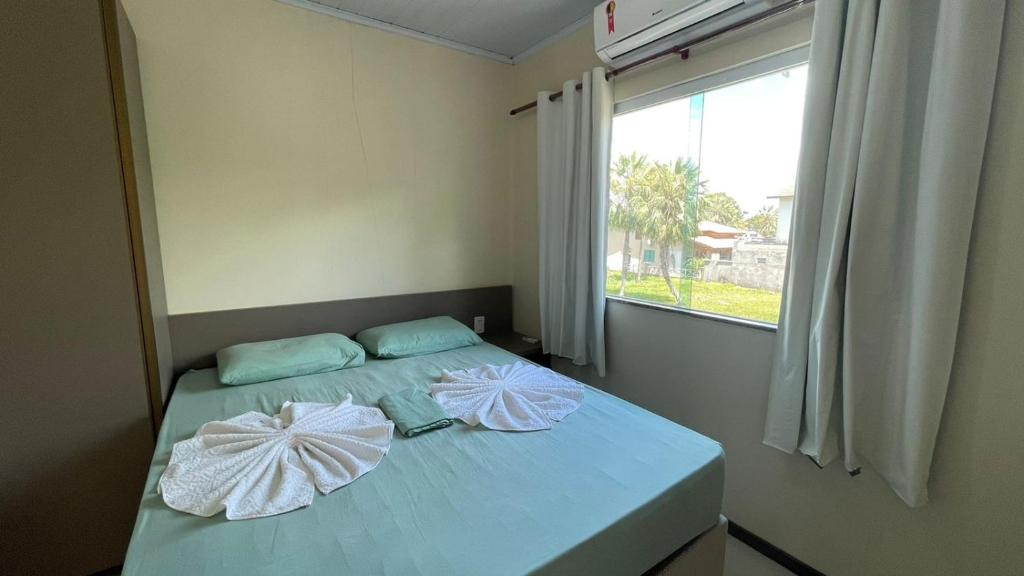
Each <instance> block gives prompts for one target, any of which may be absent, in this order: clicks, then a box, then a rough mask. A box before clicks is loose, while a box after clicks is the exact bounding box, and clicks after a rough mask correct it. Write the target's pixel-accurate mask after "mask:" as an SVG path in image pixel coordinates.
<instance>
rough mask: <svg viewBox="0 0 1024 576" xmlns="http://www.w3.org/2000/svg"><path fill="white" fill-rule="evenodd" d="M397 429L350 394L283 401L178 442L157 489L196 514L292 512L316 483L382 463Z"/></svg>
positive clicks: (335, 482)
mask: <svg viewBox="0 0 1024 576" xmlns="http://www.w3.org/2000/svg"><path fill="white" fill-rule="evenodd" d="M393 431H394V424H393V423H392V422H390V421H389V420H388V419H387V418H385V417H384V414H383V413H381V411H380V410H378V409H376V408H370V407H366V406H356V405H354V404H352V395H351V394H350V395H347V396H346V397H345V399H344V400H343V401H342V402H341V403H339V404H321V403H316V402H294V403H293V402H285V403H284V405H283V406H282V407H281V413H280V414H278V415H276V416H273V417H271V416H267V415H266V414H263V413H261V412H247V413H245V414H242V415H241V416H236V417H235V418H231V419H229V420H224V421H216V422H208V423H206V424H204V425H203V426H202V427H201V428H199V431H198V432H196V435H195V436H193V437H192V438H190V439H188V440H183V441H181V442H178V443H177V444H175V445H174V449H173V451H172V452H171V461H170V463H169V464H168V465H167V469H166V470H164V473H163V476H161V477H160V483H159V486H158V490H159V492H160V494H161V496H163V499H164V502H166V503H167V505H168V506H170V507H171V508H174V509H175V510H180V511H182V512H188V513H190V514H195V515H197V516H213V515H214V514H216V513H218V512H220V511H221V510H226V515H227V518H228V520H240V519H245V518H260V517H263V516H272V515H274V514H281V513H283V512H289V511H291V510H295V509H296V508H302V507H304V506H309V505H310V504H311V503H312V502H313V493H314V486H315V487H316V489H318V490H320V492H321V493H323V494H328V493H330V492H332V491H334V490H336V489H338V488H341V487H342V486H345V485H346V484H349V483H350V482H352V481H353V480H355V479H356V478H359V477H360V476H362V475H363V474H366V473H367V472H369V471H371V470H373V469H374V468H376V467H377V464H379V463H380V461H381V459H383V458H384V455H385V454H387V451H388V448H390V446H391V435H392V433H393Z"/></svg>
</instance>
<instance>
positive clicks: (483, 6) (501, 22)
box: [283, 0, 601, 61]
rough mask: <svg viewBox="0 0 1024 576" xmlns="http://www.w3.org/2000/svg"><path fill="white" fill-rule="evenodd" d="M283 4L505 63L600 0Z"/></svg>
mask: <svg viewBox="0 0 1024 576" xmlns="http://www.w3.org/2000/svg"><path fill="white" fill-rule="evenodd" d="M283 1H285V2H287V3H288V4H293V5H297V6H303V7H306V8H311V9H315V10H317V11H319V12H324V13H327V14H332V13H333V14H332V15H334V16H338V17H340V18H345V19H348V20H353V21H356V22H361V23H364V24H369V25H371V26H373V25H378V27H385V28H387V29H392V31H399V32H401V31H402V30H394V29H393V27H397V28H400V29H404V31H412V32H413V34H411V35H415V36H420V35H426V36H428V37H432V39H433V40H435V41H437V40H439V41H440V43H442V44H446V45H449V46H451V47H453V48H458V49H463V50H465V51H468V52H472V53H476V54H480V55H483V56H489V57H491V58H495V59H498V60H505V61H510V60H514V59H516V57H517V56H521V55H523V53H524V52H527V51H528V50H530V48H532V47H534V46H535V45H537V44H539V43H541V42H543V41H544V40H546V39H548V38H551V37H552V36H556V35H558V34H559V32H561V31H562V30H564V29H566V28H568V27H572V26H573V24H575V23H577V22H580V21H581V20H582V19H584V18H586V17H588V16H589V15H590V14H591V12H592V11H593V9H594V6H596V5H598V4H600V3H601V0H283ZM367 19H369V20H370V21H366V20H367ZM417 33H418V34H417ZM424 39H428V40H430V39H431V38H424Z"/></svg>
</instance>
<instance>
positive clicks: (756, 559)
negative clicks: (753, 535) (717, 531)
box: [725, 536, 793, 576]
mask: <svg viewBox="0 0 1024 576" xmlns="http://www.w3.org/2000/svg"><path fill="white" fill-rule="evenodd" d="M725 576H793V573H792V572H790V571H789V570H786V569H785V568H783V567H782V566H779V565H778V564H776V563H775V562H773V561H771V560H769V559H768V558H765V557H764V556H762V555H761V553H760V552H758V551H757V550H754V549H753V548H750V547H749V546H747V545H746V544H744V543H743V542H740V541H739V540H737V539H735V538H733V537H732V536H729V538H728V539H727V540H726V542H725Z"/></svg>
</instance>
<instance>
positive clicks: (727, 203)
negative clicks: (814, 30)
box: [606, 48, 807, 324]
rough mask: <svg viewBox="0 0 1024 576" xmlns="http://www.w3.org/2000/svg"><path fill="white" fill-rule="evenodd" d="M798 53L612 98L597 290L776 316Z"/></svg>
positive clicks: (795, 134) (798, 120)
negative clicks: (602, 286)
mask: <svg viewBox="0 0 1024 576" xmlns="http://www.w3.org/2000/svg"><path fill="white" fill-rule="evenodd" d="M806 58H807V50H806V48H802V49H798V50H793V51H790V52H786V53H782V54H777V55H774V56H771V57H768V58H765V59H763V60H759V61H756V62H753V63H750V64H747V65H744V66H741V67H739V68H733V69H730V70H727V71H724V72H721V73H718V74H715V75H712V76H708V77H704V78H701V79H698V80H695V81H692V82H689V83H686V84H683V85H678V86H672V87H669V88H666V89H664V90H660V91H658V92H655V93H653V94H648V95H644V96H641V97H639V98H636V99H633V100H627V101H624V102H621V103H619V104H617V105H616V116H615V119H614V122H613V127H612V167H611V190H610V197H609V222H608V227H609V229H608V254H607V268H608V274H607V276H608V284H607V287H606V294H607V295H608V296H611V297H620V298H624V299H627V300H630V299H632V300H642V301H645V302H649V303H655V304H660V305H664V306H668V307H673V308H679V309H684V310H694V311H699V312H705V313H710V314H714V315H719V316H727V317H733V318H741V319H744V320H751V321H755V322H760V323H765V324H777V323H778V318H779V309H780V306H781V301H782V288H783V280H784V278H785V268H786V261H787V258H788V254H789V244H788V242H789V235H790V228H791V220H792V206H793V200H794V198H795V194H796V193H795V191H794V184H795V181H796V163H797V158H798V156H799V151H800V136H801V130H802V122H803V101H804V88H805V85H806V78H807V66H806ZM630 243H632V245H628V244H630ZM637 244H640V246H637ZM637 252H641V255H642V258H641V260H642V261H641V262H637V261H636V260H637V258H636V254H637ZM630 254H632V255H633V256H632V257H631V258H630V257H629V255H630ZM663 256H664V257H663Z"/></svg>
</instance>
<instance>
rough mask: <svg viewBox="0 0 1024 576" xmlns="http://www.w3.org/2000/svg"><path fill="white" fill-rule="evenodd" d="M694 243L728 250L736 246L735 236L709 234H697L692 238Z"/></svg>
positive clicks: (714, 248)
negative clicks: (713, 235) (712, 235)
mask: <svg viewBox="0 0 1024 576" xmlns="http://www.w3.org/2000/svg"><path fill="white" fill-rule="evenodd" d="M693 242H694V244H699V245H701V246H703V247H705V248H710V249H711V250H730V249H732V248H735V247H736V242H737V240H736V239H735V238H712V237H711V236H697V237H696V238H694V239H693Z"/></svg>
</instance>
